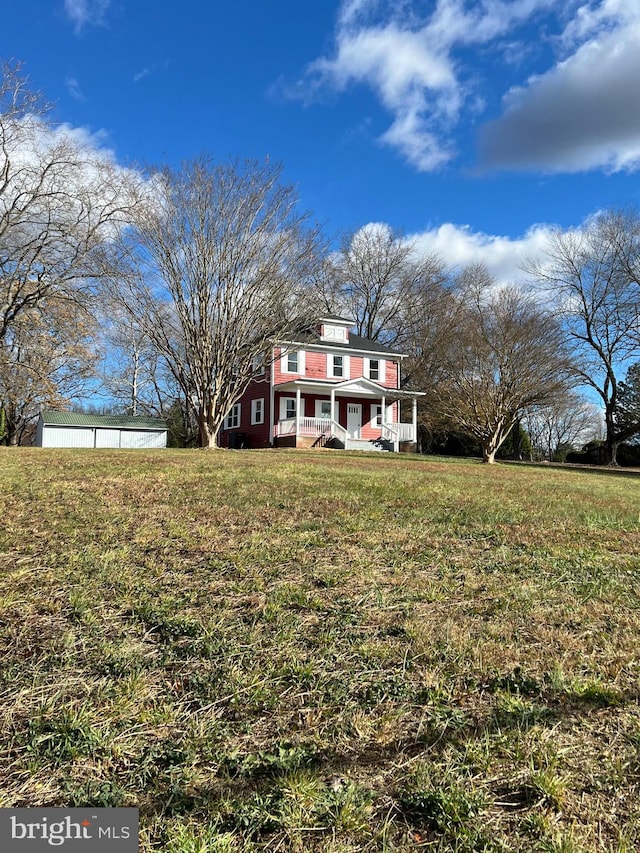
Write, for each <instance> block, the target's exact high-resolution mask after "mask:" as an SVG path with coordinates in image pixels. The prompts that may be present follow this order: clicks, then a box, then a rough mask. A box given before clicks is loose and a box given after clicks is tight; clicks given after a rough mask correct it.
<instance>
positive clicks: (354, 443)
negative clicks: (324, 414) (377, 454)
mask: <svg viewBox="0 0 640 853" xmlns="http://www.w3.org/2000/svg"><path fill="white" fill-rule="evenodd" d="M385 444H386V442H381V441H369V440H368V439H366V438H348V439H347V446H346V448H345V449H346V450H377V451H381V452H384V451H387V450H389V449H390V448H389V447H388V446H387V447H385V446H384V445H385Z"/></svg>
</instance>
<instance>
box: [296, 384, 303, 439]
mask: <svg viewBox="0 0 640 853" xmlns="http://www.w3.org/2000/svg"><path fill="white" fill-rule="evenodd" d="M301 403H302V394H301V393H300V389H299V388H296V439H297V438H298V436H299V435H300V418H301V417H302V416H301V414H300V405H301ZM297 443H298V442H297V440H296V444H297Z"/></svg>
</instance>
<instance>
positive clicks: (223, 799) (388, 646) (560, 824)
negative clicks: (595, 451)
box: [0, 449, 640, 853]
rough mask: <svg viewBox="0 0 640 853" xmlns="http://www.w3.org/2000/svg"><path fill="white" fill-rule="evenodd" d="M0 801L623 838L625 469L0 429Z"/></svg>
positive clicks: (154, 842)
mask: <svg viewBox="0 0 640 853" xmlns="http://www.w3.org/2000/svg"><path fill="white" fill-rule="evenodd" d="M0 487H1V489H2V495H3V522H4V523H3V526H2V528H1V529H0V563H1V565H2V567H3V568H2V574H1V577H0V655H1V658H0V664H1V670H0V723H1V725H2V732H3V739H2V746H1V748H0V766H1V768H2V786H1V794H0V803H1V804H2V805H14V806H28V805H63V804H65V805H80V804H83V805H86V804H93V805H96V806H117V805H130V806H137V807H139V808H140V811H141V821H142V827H143V833H142V834H143V843H142V849H143V850H149V851H150V850H153V849H158V850H168V851H171V853H177V852H178V851H181V852H182V851H200V853H205V851H244V850H248V851H252V850H255V851H259V850H273V851H275V850H291V851H297V850H299V851H307V850H310V851H335V852H336V853H337V851H349V850H353V851H355V850H358V851H361V850H386V851H405V850H406V851H409V850H418V849H427V850H432V851H442V853H444V852H445V851H487V853H493V851H495V853H497V851H523V853H524V851H547V853H552V852H553V851H555V853H560V851H564V853H570V851H587V853H591V851H593V853H595V851H610V853H614V851H617V853H622V852H623V851H632V850H635V849H638V847H640V810H639V808H638V806H637V803H638V802H640V796H639V795H640V713H639V708H638V683H639V682H638V678H639V676H640V659H639V657H638V653H637V649H638V645H639V643H638V641H639V639H640V615H639V614H640V608H639V604H640V599H639V589H640V587H639V581H640V536H639V529H640V513H639V511H638V507H639V506H640V478H638V479H634V478H631V477H617V476H615V475H613V474H612V475H605V474H600V473H594V474H585V473H583V472H577V471H564V470H559V469H550V470H543V469H537V468H525V467H515V466H514V467H510V466H498V467H496V468H487V467H485V466H481V465H479V464H474V463H469V462H462V461H461V462H452V461H447V460H434V459H428V460H425V459H419V458H409V457H396V456H381V455H379V454H378V455H375V456H367V455H362V454H345V453H329V452H317V453H301V452H295V453H293V452H291V453H287V452H273V453H272V452H243V453H232V452H231V453H228V452H222V453H219V454H207V453H195V452H181V451H167V452H156V453H144V452H140V453H138V452H131V453H124V452H123V453H112V452H101V451H95V452H83V451H45V450H35V449H34V450H19V451H2V452H0Z"/></svg>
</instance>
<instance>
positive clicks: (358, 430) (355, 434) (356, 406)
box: [347, 402, 362, 438]
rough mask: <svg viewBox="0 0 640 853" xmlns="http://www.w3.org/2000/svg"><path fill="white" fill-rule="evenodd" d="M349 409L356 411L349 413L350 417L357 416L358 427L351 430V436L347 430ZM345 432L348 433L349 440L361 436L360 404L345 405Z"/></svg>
mask: <svg viewBox="0 0 640 853" xmlns="http://www.w3.org/2000/svg"><path fill="white" fill-rule="evenodd" d="M349 409H357V411H356V412H354V411H352V412H351V414H352V415H355V414H359V418H358V426H357V428H356V429H354V430H353V434H352V433H351V430H350V429H349ZM347 432H348V433H349V437H350V438H360V436H361V435H362V403H351V402H349V403H347Z"/></svg>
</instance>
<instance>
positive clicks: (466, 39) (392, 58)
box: [0, 0, 640, 279]
mask: <svg viewBox="0 0 640 853" xmlns="http://www.w3.org/2000/svg"><path fill="white" fill-rule="evenodd" d="M0 39H1V40H2V50H1V51H0V56H2V58H4V59H10V58H13V59H16V60H21V61H23V62H24V71H25V72H26V73H27V74H28V75H29V77H30V80H31V83H32V86H33V87H34V88H37V89H40V90H41V91H42V92H43V93H44V94H45V95H46V96H47V98H48V99H49V100H51V101H52V102H53V103H54V116H55V119H56V120H57V121H59V122H64V123H65V124H67V125H69V127H70V128H72V129H73V131H74V132H75V133H77V134H79V135H83V136H84V137H85V138H86V140H87V143H88V144H91V145H95V146H97V147H100V148H107V149H110V150H111V151H112V152H113V156H114V157H115V159H116V160H117V161H118V162H119V163H122V164H123V165H125V164H126V165H131V164H132V163H141V164H159V163H170V164H174V165H175V164H178V163H179V162H180V161H181V160H183V159H188V158H190V157H193V156H195V155H198V154H201V153H204V152H207V153H210V154H211V155H213V156H214V157H215V158H219V159H228V158H233V157H236V156H237V157H245V156H246V157H257V158H264V157H269V158H270V159H271V160H274V161H281V162H282V163H283V164H284V167H285V175H286V179H287V180H288V181H291V182H292V183H295V184H296V185H297V187H298V192H299V196H300V199H301V203H302V206H303V207H304V208H306V209H308V210H309V211H310V212H311V213H312V214H313V216H314V218H315V219H317V220H318V221H320V222H321V223H322V224H323V225H324V227H325V229H326V231H327V233H328V234H329V235H335V234H337V233H339V232H340V231H342V230H349V229H356V228H358V227H361V226H363V225H365V224H366V223H368V222H384V223H387V224H389V225H390V226H392V227H393V228H397V229H399V230H401V231H402V232H404V233H405V234H407V235H411V236H414V237H415V238H416V240H417V241H418V243H419V245H420V246H421V247H422V248H424V250H425V251H438V252H439V253H440V254H442V255H443V257H444V258H445V260H447V261H449V262H450V263H453V264H463V263H465V262H468V261H471V260H484V261H485V262H486V263H487V264H488V265H489V267H490V268H491V269H492V270H493V271H494V272H495V273H496V275H498V276H499V277H500V278H505V279H508V278H510V277H513V276H516V275H517V274H518V272H517V270H518V264H519V263H520V262H521V261H522V259H523V258H524V257H526V256H527V255H531V254H535V252H536V251H538V250H539V249H540V246H541V245H543V242H544V235H545V233H546V227H547V226H548V225H552V224H553V225H559V226H561V227H563V228H569V227H576V226H579V225H580V224H581V223H582V222H583V221H584V220H585V219H586V218H587V217H589V216H590V215H592V214H594V213H595V212H597V211H598V210H600V209H603V208H607V207H618V206H622V205H627V204H631V205H638V206H640V182H639V174H638V167H639V166H640V97H639V94H638V82H639V81H640V2H639V0H591V2H589V0H583V2H574V0H561V2H559V0H406V2H405V0H395V2H391V0H344V2H338V0H316V2H301V0H272V2H270V3H264V2H260V1H259V0H253V2H250V0H235V2H233V3H229V2H225V3H222V2H215V0H214V2H211V0H210V2H195V0H183V2H182V3H173V2H167V0H153V2H151V0H21V2H20V3H17V2H11V3H6V4H5V8H4V9H3V26H2V34H1V36H0Z"/></svg>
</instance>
